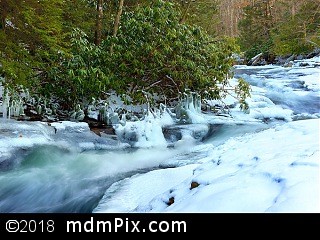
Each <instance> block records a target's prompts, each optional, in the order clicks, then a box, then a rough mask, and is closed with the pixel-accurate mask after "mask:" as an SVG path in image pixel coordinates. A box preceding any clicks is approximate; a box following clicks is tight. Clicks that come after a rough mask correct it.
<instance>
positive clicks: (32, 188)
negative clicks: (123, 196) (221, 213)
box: [0, 68, 320, 213]
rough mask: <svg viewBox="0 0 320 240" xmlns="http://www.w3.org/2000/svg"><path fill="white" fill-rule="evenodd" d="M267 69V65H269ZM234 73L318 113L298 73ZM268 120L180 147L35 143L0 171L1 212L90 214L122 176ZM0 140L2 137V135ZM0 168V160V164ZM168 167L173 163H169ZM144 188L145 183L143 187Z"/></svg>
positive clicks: (294, 106) (216, 129) (219, 129)
mask: <svg viewBox="0 0 320 240" xmlns="http://www.w3.org/2000/svg"><path fill="white" fill-rule="evenodd" d="M267 70H268V69H267ZM236 77H243V78H245V79H246V80H247V81H248V82H249V83H250V84H251V85H252V86H256V87H259V88H262V89H265V92H264V96H266V97H268V98H269V99H270V100H271V101H273V102H274V103H275V104H277V105H279V106H281V107H282V108H285V109H291V110H293V112H294V114H295V115H297V116H298V115H301V114H304V115H305V116H307V117H306V118H308V117H314V116H315V115H317V116H319V115H320V99H319V92H318V91H317V90H311V89H309V88H308V87H306V86H305V83H304V82H303V81H302V80H301V78H300V77H301V73H299V72H297V73H288V70H286V69H284V68H275V69H274V71H266V69H265V68H257V69H252V68H250V69H239V70H237V71H236ZM271 126H272V124H270V123H269V124H265V123H256V124H251V125H250V124H245V123H243V124H229V125H224V124H219V125H215V126H211V131H210V133H209V134H208V135H207V136H206V138H205V139H203V141H200V142H197V143H192V144H190V145H186V146H184V147H180V148H165V149H163V148H149V149H131V148H130V149H114V150H91V151H82V152H79V151H74V150H72V149H68V148H63V147H59V146H55V145H50V144H48V145H46V144H44V145H36V146H33V147H30V148H24V149H22V150H21V149H20V150H19V151H17V152H16V153H15V154H16V155H15V158H16V159H19V160H16V162H15V164H14V165H12V166H9V167H3V166H2V168H1V170H0V212H2V213H13V212H18V213H27V212H28V213H36V212H41V213H49V212H51V213H53V212H56V213H57V212H58V213H59V212H61V213H71V212H73V213H90V212H92V210H93V209H94V208H95V207H96V206H97V204H98V203H99V201H100V199H101V198H102V197H103V195H104V193H105V191H106V190H107V189H108V188H109V187H110V186H111V184H113V183H114V182H117V181H119V180H121V179H124V178H126V177H130V176H132V175H134V174H137V173H145V172H148V171H152V170H154V169H157V168H160V167H168V166H169V165H167V166H166V165H165V164H163V162H165V161H167V160H168V159H175V158H177V156H178V155H179V161H180V162H181V160H182V161H183V160H186V162H190V163H192V162H193V160H196V159H197V158H198V157H199V156H197V155H199V154H200V155H201V154H204V152H202V153H201V152H198V153H193V154H190V152H188V151H187V149H188V148H189V147H190V146H192V145H193V144H205V143H212V144H214V145H219V144H221V143H223V142H224V141H225V140H226V139H228V138H229V137H232V136H239V135H241V134H244V133H246V132H254V131H260V130H262V129H265V128H268V127H271ZM1 134H5V133H1V132H0V138H1ZM0 140H1V139H0ZM0 167H1V165H0ZM170 167H172V166H170ZM142 187H143V186H142Z"/></svg>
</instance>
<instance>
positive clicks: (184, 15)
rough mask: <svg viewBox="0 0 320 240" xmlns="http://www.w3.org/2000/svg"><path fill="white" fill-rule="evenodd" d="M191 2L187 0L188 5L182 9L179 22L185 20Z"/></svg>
mask: <svg viewBox="0 0 320 240" xmlns="http://www.w3.org/2000/svg"><path fill="white" fill-rule="evenodd" d="M191 2H192V0H189V2H188V5H187V8H186V10H185V11H184V13H183V15H182V17H181V19H180V21H179V23H183V22H184V20H185V18H186V16H187V13H188V10H189V8H190V5H191Z"/></svg>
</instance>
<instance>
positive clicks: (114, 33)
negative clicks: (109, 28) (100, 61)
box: [110, 0, 124, 54]
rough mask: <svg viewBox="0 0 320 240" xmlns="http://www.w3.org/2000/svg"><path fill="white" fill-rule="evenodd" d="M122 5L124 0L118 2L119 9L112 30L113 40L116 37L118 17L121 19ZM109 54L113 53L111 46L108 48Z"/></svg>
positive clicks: (118, 23) (118, 24)
mask: <svg viewBox="0 0 320 240" xmlns="http://www.w3.org/2000/svg"><path fill="white" fill-rule="evenodd" d="M123 4H124V0H120V3H119V8H118V14H117V16H116V19H115V21H114V28H113V37H114V38H115V37H117V33H118V30H119V26H120V17H121V14H122V9H123ZM110 53H111V54H112V53H113V45H111V47H110Z"/></svg>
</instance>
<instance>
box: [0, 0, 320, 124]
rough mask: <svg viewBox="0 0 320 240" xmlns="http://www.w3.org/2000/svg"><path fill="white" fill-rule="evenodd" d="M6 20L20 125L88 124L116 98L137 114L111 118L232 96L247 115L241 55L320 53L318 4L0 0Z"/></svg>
mask: <svg viewBox="0 0 320 240" xmlns="http://www.w3.org/2000/svg"><path fill="white" fill-rule="evenodd" d="M0 18H1V19H0V20H1V21H0V87H2V89H3V90H2V91H3V93H2V97H1V99H0V101H2V105H3V106H7V107H8V106H11V113H5V112H4V113H3V115H7V114H9V115H10V114H11V115H12V116H15V117H19V116H24V115H26V114H29V115H30V114H31V113H32V114H33V115H37V116H39V117H40V119H42V118H43V116H45V117H47V118H51V119H57V118H59V119H62V118H65V119H70V118H71V119H72V118H74V119H77V120H83V118H84V117H87V116H88V114H89V112H90V110H91V108H92V107H95V108H99V110H100V113H101V114H102V113H103V111H108V110H106V109H108V106H110V105H111V103H112V102H114V101H116V100H117V99H119V100H120V101H121V102H122V103H123V106H131V108H124V107H121V108H118V109H112V111H113V112H116V113H117V114H120V113H124V112H125V113H126V116H127V117H129V118H132V116H133V115H134V114H133V112H135V114H137V111H136V110H135V109H134V108H132V106H135V105H141V104H144V106H147V107H145V108H144V109H149V108H150V109H151V108H161V106H177V105H179V103H181V102H183V101H184V100H185V98H186V96H187V97H190V96H191V97H193V98H197V99H218V100H219V99H221V100H223V98H224V97H225V96H226V95H228V94H231V95H232V96H234V97H235V98H237V99H238V100H239V102H240V103H241V107H242V108H243V109H244V110H246V108H247V105H246V101H245V99H246V98H247V97H248V96H250V86H249V84H248V83H247V82H245V81H244V80H243V79H239V82H238V85H237V86H232V87H230V84H229V79H230V78H231V77H232V67H233V65H234V64H235V61H236V57H235V56H241V58H242V59H243V63H244V64H245V63H246V62H248V61H249V60H250V59H251V58H252V57H254V56H256V55H257V54H259V53H261V54H263V55H265V56H267V59H274V58H275V57H277V56H288V55H292V54H295V55H302V56H304V55H306V54H308V53H310V52H312V51H314V50H315V49H319V48H320V3H319V0H189V1H188V0H187V1H181V0H56V1H50V0H24V1H21V0H0ZM0 93H1V92H0ZM0 96H1V94H0ZM128 112H131V113H132V114H131V115H130V114H128ZM140 113H141V111H140Z"/></svg>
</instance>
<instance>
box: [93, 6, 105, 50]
mask: <svg viewBox="0 0 320 240" xmlns="http://www.w3.org/2000/svg"><path fill="white" fill-rule="evenodd" d="M97 12H98V14H97V19H96V29H95V36H94V43H95V44H96V45H99V44H100V43H101V39H102V18H103V0H97Z"/></svg>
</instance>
